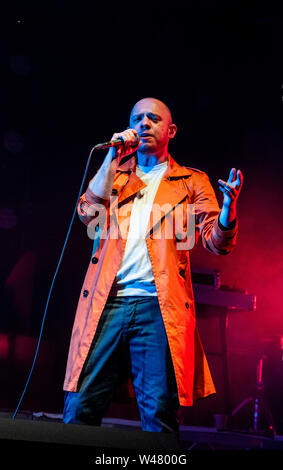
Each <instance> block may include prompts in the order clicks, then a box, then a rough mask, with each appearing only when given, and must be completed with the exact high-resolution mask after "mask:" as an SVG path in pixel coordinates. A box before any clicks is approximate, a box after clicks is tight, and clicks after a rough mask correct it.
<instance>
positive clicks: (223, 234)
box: [212, 216, 238, 243]
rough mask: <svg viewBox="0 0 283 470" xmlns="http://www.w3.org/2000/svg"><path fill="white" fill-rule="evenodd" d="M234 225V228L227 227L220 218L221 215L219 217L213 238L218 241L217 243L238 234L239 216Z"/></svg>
mask: <svg viewBox="0 0 283 470" xmlns="http://www.w3.org/2000/svg"><path fill="white" fill-rule="evenodd" d="M233 224H234V226H233V227H232V228H229V229H227V228H226V227H224V226H223V225H222V224H221V222H220V220H219V216H218V217H217V220H216V223H215V224H214V226H213V234H212V236H213V239H214V240H215V241H216V243H217V242H218V243H219V242H221V241H222V240H229V239H232V238H234V237H235V236H236V234H237V232H238V219H237V217H236V218H235V219H234V221H233Z"/></svg>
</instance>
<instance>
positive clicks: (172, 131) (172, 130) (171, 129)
mask: <svg viewBox="0 0 283 470" xmlns="http://www.w3.org/2000/svg"><path fill="white" fill-rule="evenodd" d="M176 132H177V126H176V124H170V125H169V129H168V136H169V139H173V137H175V135H176Z"/></svg>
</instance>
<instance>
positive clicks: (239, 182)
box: [237, 170, 244, 189]
mask: <svg viewBox="0 0 283 470" xmlns="http://www.w3.org/2000/svg"><path fill="white" fill-rule="evenodd" d="M243 181H244V176H243V173H242V172H241V170H238V171H237V187H238V189H241V187H242V186H243Z"/></svg>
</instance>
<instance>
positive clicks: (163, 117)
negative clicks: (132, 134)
mask: <svg viewBox="0 0 283 470" xmlns="http://www.w3.org/2000/svg"><path fill="white" fill-rule="evenodd" d="M130 127H131V128H132V129H135V130H136V131H137V133H138V134H139V136H140V139H141V142H142V144H141V145H140V147H139V149H138V151H139V152H141V153H146V154H153V153H155V152H159V151H162V150H163V149H167V147H168V142H169V139H171V138H172V137H174V135H175V133H176V130H177V128H176V126H175V124H172V118H171V113H170V111H169V109H168V108H167V106H166V105H165V104H164V103H162V101H159V100H157V99H155V98H144V99H142V100H140V101H138V102H137V103H136V104H135V106H134V107H133V109H132V112H131V116H130Z"/></svg>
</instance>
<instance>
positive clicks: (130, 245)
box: [110, 161, 167, 297]
mask: <svg viewBox="0 0 283 470" xmlns="http://www.w3.org/2000/svg"><path fill="white" fill-rule="evenodd" d="M166 168H167V161H165V162H163V163H160V164H158V165H155V166H154V167H152V168H151V169H149V168H148V167H143V166H141V165H137V167H136V175H137V176H138V177H139V178H140V179H141V180H142V181H143V182H144V183H145V184H146V185H147V186H146V187H145V188H143V189H142V190H141V191H140V193H141V195H142V197H135V199H134V202H133V206H132V212H131V218H130V226H129V233H128V238H127V243H126V247H125V253H124V256H123V259H122V263H121V266H120V269H119V271H118V273H117V276H116V278H115V280H114V283H113V286H112V289H111V292H110V295H111V296H118V297H120V296H125V295H142V296H144V295H155V296H156V295H157V292H156V287H155V282H154V277H153V273H152V268H151V261H150V258H149V255H148V250H147V246H146V242H145V235H146V229H147V226H148V222H149V217H150V213H151V209H152V204H153V201H154V198H155V195H156V192H157V189H158V186H159V184H160V180H161V178H162V177H163V175H164V173H165V171H166Z"/></svg>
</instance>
